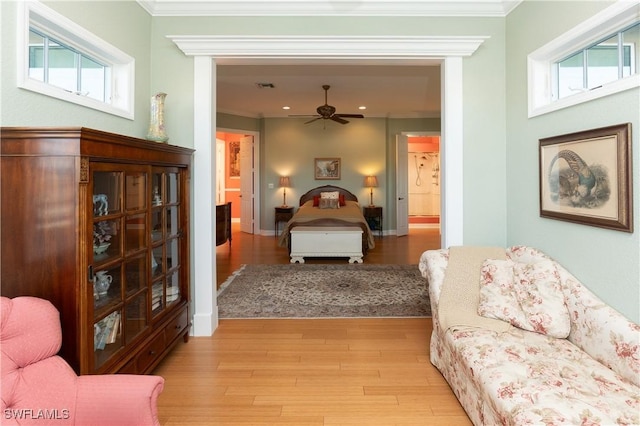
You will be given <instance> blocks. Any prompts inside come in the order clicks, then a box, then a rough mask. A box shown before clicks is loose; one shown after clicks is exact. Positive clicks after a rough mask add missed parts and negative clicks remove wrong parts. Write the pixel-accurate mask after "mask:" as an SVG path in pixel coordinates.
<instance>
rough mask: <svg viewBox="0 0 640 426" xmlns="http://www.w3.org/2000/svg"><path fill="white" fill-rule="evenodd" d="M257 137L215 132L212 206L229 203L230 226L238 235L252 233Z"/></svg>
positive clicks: (233, 132)
mask: <svg viewBox="0 0 640 426" xmlns="http://www.w3.org/2000/svg"><path fill="white" fill-rule="evenodd" d="M257 139H258V138H257V134H255V133H254V132H243V131H241V130H229V129H218V131H217V132H216V150H215V151H216V170H215V176H216V188H215V204H216V205H221V204H227V203H231V222H232V223H239V224H240V226H239V228H240V231H242V232H246V233H248V234H253V233H255V225H256V223H255V222H256V221H255V218H256V217H260V214H259V212H258V211H257V209H258V207H257V206H258V203H257V199H258V194H257V191H256V188H259V185H258V182H257V179H258V176H259V173H258V170H257V164H258V163H257V162H256V161H255V159H256V158H258V154H257V153H256V150H257V146H258V144H257V143H255V140H257Z"/></svg>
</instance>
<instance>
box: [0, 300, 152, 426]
mask: <svg viewBox="0 0 640 426" xmlns="http://www.w3.org/2000/svg"><path fill="white" fill-rule="evenodd" d="M1 299H2V300H1V305H0V346H1V350H2V360H1V362H2V366H1V367H2V378H1V380H2V413H1V414H0V415H1V418H0V424H2V425H9V424H11V425H13V424H17V425H28V424H32V425H81V426H90V425H96V426H97V425H105V426H114V425H119V426H121V425H145V426H146V425H159V424H160V422H159V421H158V416H157V405H156V404H157V400H158V395H160V393H161V392H162V389H163V387H164V379H163V378H162V377H159V376H143V375H124V374H110V375H90V376H77V375H76V374H75V372H74V371H73V369H72V368H71V367H70V366H69V365H68V364H67V363H66V362H65V361H64V360H63V359H62V358H60V357H59V356H57V355H56V354H57V353H58V351H59V350H60V345H61V344H62V330H61V328H60V316H59V313H58V311H57V309H56V308H55V307H54V306H53V305H52V304H51V303H50V302H49V301H47V300H44V299H39V298H35V297H26V296H24V297H16V298H13V299H9V298H6V297H2V298H1Z"/></svg>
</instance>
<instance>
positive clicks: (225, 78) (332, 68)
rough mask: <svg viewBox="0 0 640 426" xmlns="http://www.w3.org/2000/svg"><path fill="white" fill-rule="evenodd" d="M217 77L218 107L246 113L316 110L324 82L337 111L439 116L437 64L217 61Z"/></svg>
mask: <svg viewBox="0 0 640 426" xmlns="http://www.w3.org/2000/svg"><path fill="white" fill-rule="evenodd" d="M217 82H218V83H217V110H218V111H219V112H225V113H230V114H237V115H243V116H249V117H288V116H289V115H314V114H316V108H317V107H318V106H320V105H323V104H324V103H325V93H324V89H323V88H322V86H323V85H325V84H328V85H329V86H331V87H330V89H329V90H328V92H327V101H328V102H327V103H328V104H329V105H333V106H334V107H335V108H336V113H338V114H363V115H364V116H365V117H391V118H419V117H439V116H440V66H439V65H435V66H394V65H221V66H218V68H217ZM265 84H270V85H273V88H271V87H264V85H265ZM285 105H286V106H289V107H290V109H289V110H283V109H282V107H283V106H285ZM362 105H364V106H366V110H359V109H358V107H360V106H362Z"/></svg>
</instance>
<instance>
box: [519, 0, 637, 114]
mask: <svg viewBox="0 0 640 426" xmlns="http://www.w3.org/2000/svg"><path fill="white" fill-rule="evenodd" d="M527 62H528V76H529V78H528V88H529V95H528V103H529V117H535V116H538V115H541V114H546V113H548V112H551V111H556V110H559V109H561V108H566V107H570V106H574V105H578V104H580V103H583V102H588V101H591V100H594V99H597V98H601V97H604V96H609V95H612V94H615V93H619V92H622V91H625V90H630V89H636V90H637V88H638V87H640V9H638V6H637V2H626V1H618V2H614V3H613V4H612V5H611V6H609V7H607V8H605V9H603V10H602V11H601V12H600V13H598V14H596V15H594V16H593V17H591V18H590V19H587V20H586V21H584V22H582V23H580V24H579V25H577V26H576V27H574V28H573V29H571V30H569V31H568V32H566V33H565V34H563V35H562V36H560V37H558V38H556V39H555V40H552V41H550V42H549V43H547V44H546V45H544V46H542V47H540V48H539V49H537V50H536V51H535V52H532V53H531V54H530V55H529V56H528V58H527Z"/></svg>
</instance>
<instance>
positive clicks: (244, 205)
mask: <svg viewBox="0 0 640 426" xmlns="http://www.w3.org/2000/svg"><path fill="white" fill-rule="evenodd" d="M254 173H255V170H254V159H253V136H251V135H249V136H243V137H242V138H240V231H242V232H246V233H248V234H253V230H254V220H253V207H254V199H255V194H254V187H253V182H254Z"/></svg>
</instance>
